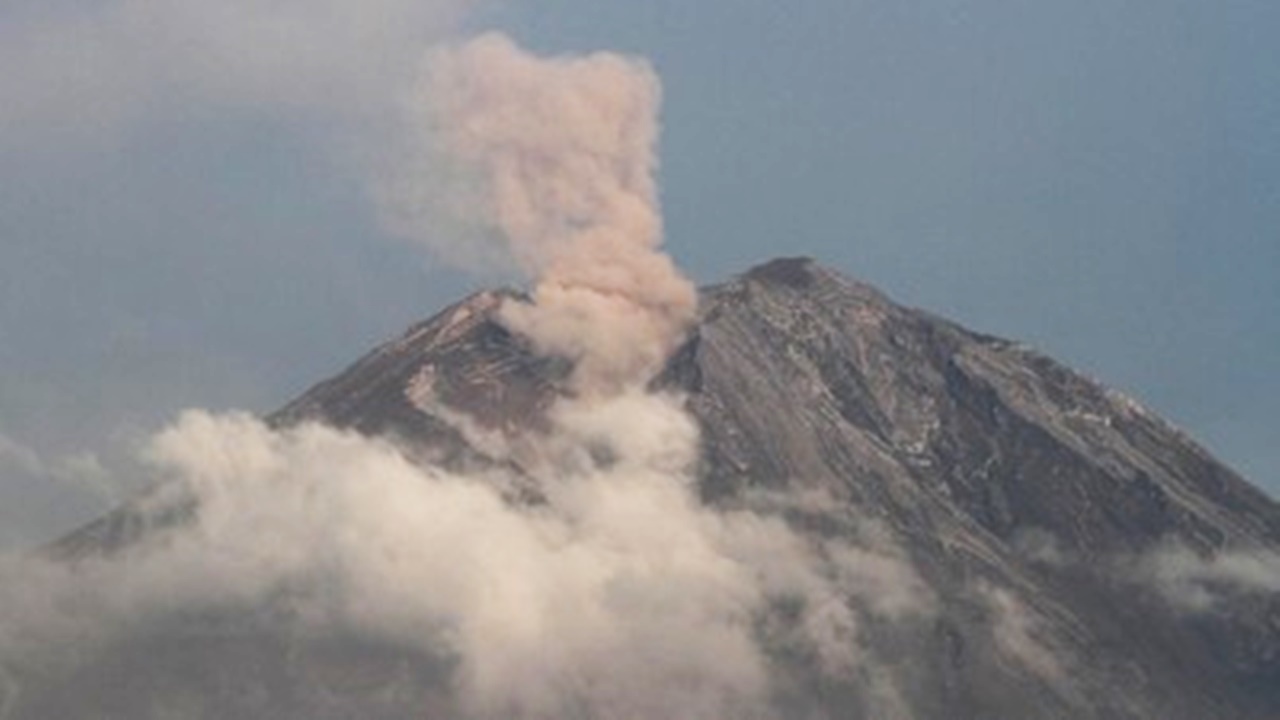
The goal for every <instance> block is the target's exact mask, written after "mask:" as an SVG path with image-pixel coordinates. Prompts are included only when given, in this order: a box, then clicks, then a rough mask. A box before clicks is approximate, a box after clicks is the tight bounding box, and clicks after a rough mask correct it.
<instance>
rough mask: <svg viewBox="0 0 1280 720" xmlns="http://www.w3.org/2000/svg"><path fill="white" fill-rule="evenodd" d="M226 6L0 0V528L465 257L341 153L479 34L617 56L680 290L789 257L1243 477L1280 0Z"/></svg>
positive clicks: (1277, 124)
mask: <svg viewBox="0 0 1280 720" xmlns="http://www.w3.org/2000/svg"><path fill="white" fill-rule="evenodd" d="M261 6H262V3H256V2H254V0H234V1H231V2H227V3H225V4H222V5H217V6H216V7H218V8H224V9H228V10H227V11H226V12H214V11H210V10H209V9H208V8H206V7H205V6H203V5H201V4H200V3H198V2H195V0H165V1H164V2H157V3H152V4H150V5H149V6H147V7H149V8H152V9H151V10H147V11H145V12H144V11H138V10H137V7H139V6H138V5H137V4H127V3H123V2H120V1H119V0H94V1H84V0H64V1H62V2H58V3H52V4H51V3H37V2H34V1H33V0H18V2H16V3H12V4H7V5H6V7H5V9H0V108H3V109H0V545H3V544H13V543H23V542H30V541H31V540H32V539H38V538H42V537H48V536H50V535H52V534H55V533H57V532H59V531H61V530H62V529H64V528H65V527H67V526H69V525H71V524H73V523H75V522H78V521H80V520H81V519H83V518H85V517H87V516H89V515H90V514H92V513H93V512H96V511H98V510H99V509H100V508H101V507H102V506H103V504H104V503H108V502H111V498H112V496H113V493H114V492H116V491H117V490H118V488H117V486H118V481H117V480H115V479H114V474H115V473H118V472H119V468H121V467H127V463H126V462H125V461H124V459H123V458H125V457H127V456H128V448H129V447H130V445H131V444H133V443H135V442H136V441H137V440H138V439H139V438H141V437H143V436H145V434H146V433H147V432H149V431H150V430H151V429H154V428H155V427H157V426H158V425H160V424H161V423H163V422H165V421H166V420H167V419H169V418H171V417H173V415H174V414H175V413H176V412H177V411H178V410H179V409H180V408H183V407H188V406H201V407H208V408H214V409H220V408H231V407H239V408H248V409H251V410H260V411H265V410H269V409H271V408H274V407H276V406H278V405H280V404H282V403H283V402H284V401H286V400H288V399H289V398H290V397H292V396H293V395H295V394H296V393H297V392H300V391H301V390H302V389H304V388H305V387H306V386H308V385H309V384H311V383H312V382H314V381H316V380H319V379H321V378H322V377H324V376H326V375H328V374H331V373H333V372H335V371H336V370H338V369H340V368H341V367H342V366H344V365H345V364H346V363H347V362H349V361H351V360H353V359H354V358H355V357H356V356H358V355H359V354H361V353H362V352H364V351H365V350H366V349H367V348H368V347H370V346H371V345H372V344H373V343H376V342H378V341H381V340H383V339H386V338H387V337H388V336H390V335H392V334H394V333H397V332H399V331H400V330H401V329H402V328H403V327H404V326H405V325H407V324H408V323H410V322H412V321H413V320H415V319H418V318H420V317H423V316H426V315H429V314H431V313H432V312H434V311H435V310H436V309H438V308H439V307H440V306H441V305H443V304H444V303H447V302H449V301H451V300H453V299H456V298H457V297H458V296H459V295H460V294H462V293H464V292H466V291H468V290H469V289H471V288H474V287H477V286H479V285H483V284H487V283H492V282H495V281H501V280H502V278H495V277H471V276H465V275H462V274H460V273H458V272H456V271H454V270H451V269H449V268H447V267H444V266H442V265H440V264H438V263H436V262H435V261H433V260H432V259H431V258H430V257H428V256H427V255H425V254H424V253H423V252H422V251H421V250H419V249H417V248H415V247H412V246H411V245H410V244H408V243H405V242H402V241H400V240H398V239H396V238H394V237H390V236H389V235H388V233H386V232H385V231H383V230H382V229H381V228H380V226H379V223H378V218H377V213H376V210H375V208H374V207H373V205H372V203H371V202H370V200H369V194H368V188H367V178H365V177H364V176H363V175H362V173H361V172H360V171H359V170H358V169H357V168H358V167H359V166H360V164H361V162H362V160H360V159H357V158H363V157H364V156H363V155H362V153H363V152H364V151H365V149H366V148H365V146H364V145H362V141H361V139H360V138H361V136H362V134H368V133H369V132H370V130H369V128H371V127H375V126H376V120H373V119H371V118H375V117H376V116H377V111H378V108H379V107H380V103H384V102H385V98H384V95H385V94H386V93H388V92H390V91H389V90H388V88H391V87H392V86H393V85H394V82H395V81H397V80H398V79H399V78H401V76H402V75H407V74H408V73H409V72H410V71H411V70H412V69H413V68H414V67H415V66H416V63H417V62H418V60H419V57H420V54H421V51H422V48H423V47H425V46H426V45H428V44H430V43H432V42H435V41H438V40H440V39H442V38H448V37H459V36H462V35H464V34H466V33H467V32H471V31H474V30H479V29H489V28H497V29H501V30H505V31H507V32H509V33H510V34H512V35H513V36H514V37H515V38H516V39H517V40H519V41H520V42H522V43H524V44H526V45H528V46H530V47H532V48H533V49H535V50H538V51H541V52H548V53H562V52H580V51H589V50H596V49H612V50H620V51H624V52H629V53H634V54H639V55H643V56H646V57H648V58H650V60H651V61H652V62H653V64H654V66H655V67H656V69H657V70H658V72H659V74H660V75H661V77H662V80H663V83H664V88H665V100H664V110H663V117H662V121H663V125H664V136H663V141H662V148H661V156H662V188H663V189H662V192H663V202H664V207H665V212H666V218H667V230H668V245H669V248H670V250H671V252H672V253H673V254H674V255H675V256H676V258H677V260H678V261H679V262H680V263H681V265H682V266H684V267H685V268H686V269H687V270H688V271H689V272H690V273H691V274H693V275H694V276H695V277H696V278H697V279H698V280H699V281H702V282H711V281H715V280H718V279H721V278H723V277H725V276H726V275H729V274H732V273H735V272H738V271H741V270H743V269H745V268H746V267H748V266H750V265H752V264H755V263H757V262H760V261H763V260H765V259H768V258H770V257H774V256H778V255H796V254H806V255H812V256H814V257H816V258H818V259H820V260H822V261H823V262H825V263H827V264H829V265H831V266H833V267H836V268H838V269H840V270H842V271H844V272H846V273H848V274H851V275H853V276H855V277H858V278H860V279H863V280H865V281H868V282H871V283H873V284H876V285H879V286H880V287H882V288H883V289H885V290H886V291H888V292H889V293H890V294H892V295H893V296H894V297H895V298H896V299H898V300H900V301H902V302H904V303H906V304H910V305H915V306H919V307H924V308H927V309H929V310H932V311H935V312H938V313H941V314H943V315H947V316H950V317H953V318H955V319H957V320H959V321H961V322H963V323H965V324H967V325H970V326H971V327H974V328H975V329H978V330H982V331H985V332H990V333H994V334H998V335H1003V336H1007V337H1012V338H1016V339H1020V340H1024V341H1026V342H1029V343H1030V344H1032V345H1034V346H1036V347H1038V348H1040V349H1042V350H1044V351H1046V352H1048V353H1049V354H1051V355H1054V356H1056V357H1058V358H1059V359H1062V360H1064V361H1066V362H1067V363H1069V364H1071V365H1073V366H1074V367H1076V368H1078V369H1080V370H1082V371H1084V372H1086V373H1088V374H1090V375H1093V376H1095V377H1097V378H1099V379H1101V380H1102V381H1104V382H1105V383H1107V384H1109V385H1112V386H1115V387H1118V388H1120V389H1123V390H1125V391H1127V392H1129V393H1130V394H1132V395H1134V396H1136V397H1137V398H1139V399H1140V400H1142V401H1143V402H1145V403H1146V404H1148V405H1149V406H1151V407H1152V408H1154V409H1155V410H1157V411H1158V412H1160V413H1162V414H1164V415H1166V416H1167V417H1169V418H1170V419H1171V420H1173V421H1174V422H1175V423H1176V424H1178V425H1180V426H1182V427H1184V428H1185V429H1187V430H1188V431H1189V432H1190V433H1191V434H1192V435H1193V436H1195V437H1197V438H1198V439H1200V440H1202V441H1203V442H1204V443H1205V444H1207V445H1208V446H1209V447H1210V448H1211V449H1212V450H1213V451H1214V452H1216V453H1217V454H1218V455H1219V456H1220V457H1222V458H1223V459H1225V460H1226V461H1228V462H1229V463H1230V464H1232V465H1234V466H1235V467H1237V468H1238V469H1240V470H1241V471H1242V472H1243V473H1245V474H1246V476H1248V477H1250V478H1251V479H1252V480H1254V481H1255V482H1257V483H1258V484H1260V485H1263V486H1265V487H1267V488H1269V489H1270V490H1271V491H1272V493H1273V494H1274V493H1276V492H1277V491H1280V425H1278V424H1277V423H1276V421H1275V412H1276V410H1277V409H1280V381H1277V380H1276V378H1275V376H1274V375H1273V372H1274V369H1275V368H1277V367H1280V44H1277V43H1276V42H1275V41H1274V39H1275V38H1276V37H1280V4H1277V3H1274V2H1243V1H1234V2H1233V1H1232V0H1224V1H1222V2H1215V3H1207V2H1179V1H1177V0H1161V1H1156V0H1147V1H1146V2H1124V1H1122V0H1078V1H1077V2H1072V3H1019V2H996V1H994V0H992V1H988V2H960V1H959V0H919V1H917V2H902V1H901V0H884V1H875V2H856V1H842V2H835V1H827V0H814V1H813V2H807V3H780V2H776V1H774V2H764V1H762V0H759V1H758V0H700V2H696V3H692V2H687V0H686V1H685V2H676V1H674V0H651V1H648V2H607V1H596V2H587V1H585V0H544V1H543V2H539V3H536V4H535V3H530V2H523V3H522V2H518V1H516V0H509V1H508V2H495V1H492V0H491V1H490V2H487V3H484V4H482V5H479V6H477V5H476V4H475V3H468V2H466V0H437V1H436V2H425V3H424V2H414V0H375V1H370V2H365V3H353V2H347V1H345V0H325V1H324V2H320V3H282V4H279V7H284V8H292V9H289V10H286V11H284V13H283V17H284V20H285V21H286V22H284V23H281V22H278V21H279V20H280V19H281V18H280V17H278V16H274V15H273V16H270V17H267V16H266V15H265V14H262V15H259V14H257V13H261V12H263V11H260V9H259V8H260V7H261ZM210 7H215V6H210ZM353 7H354V8H359V10H358V12H356V13H355V14H352V12H353V11H352V10H351V8H353ZM366 23H367V24H368V25H370V27H372V29H369V30H368V32H366V27H365V25H366ZM282 26H287V27H288V28H289V29H288V31H287V32H283V31H280V30H279V28H280V27H282ZM353 28H355V29H353ZM371 38H372V40H371ZM90 454H92V455H90ZM99 466H101V467H100V468H99Z"/></svg>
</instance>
